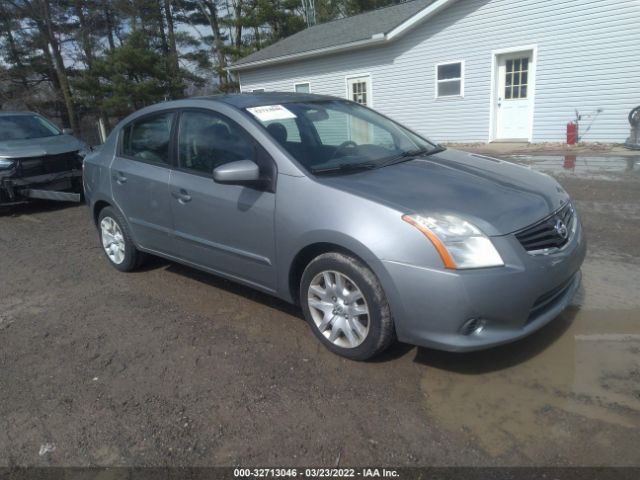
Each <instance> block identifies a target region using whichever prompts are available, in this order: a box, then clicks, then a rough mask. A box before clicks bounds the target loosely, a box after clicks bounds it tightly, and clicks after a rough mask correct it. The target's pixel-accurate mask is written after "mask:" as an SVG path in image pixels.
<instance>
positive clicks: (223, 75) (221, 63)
mask: <svg viewBox="0 0 640 480" xmlns="http://www.w3.org/2000/svg"><path fill="white" fill-rule="evenodd" d="M198 5H199V6H200V10H201V11H202V14H203V15H204V16H205V17H207V21H208V22H209V26H210V27H211V32H212V33H213V41H214V46H215V54H216V57H217V58H218V76H219V77H220V84H221V86H222V87H225V86H226V85H227V83H229V77H228V75H227V70H226V68H227V58H226V57H225V54H224V41H223V40H222V36H221V34H220V23H219V22H218V10H217V8H216V4H215V2H214V1H211V0H199V1H198Z"/></svg>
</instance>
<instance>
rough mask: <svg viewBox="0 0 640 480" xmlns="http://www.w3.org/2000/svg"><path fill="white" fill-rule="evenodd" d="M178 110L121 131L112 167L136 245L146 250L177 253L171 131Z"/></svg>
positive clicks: (114, 187)
mask: <svg viewBox="0 0 640 480" xmlns="http://www.w3.org/2000/svg"><path fill="white" fill-rule="evenodd" d="M175 118H176V112H175V111H164V112H158V113H153V114H149V115H145V116H144V117H141V118H138V119H135V120H133V121H132V122H131V123H130V124H128V125H126V126H125V127H123V129H122V130H121V132H120V139H119V148H118V149H117V152H116V156H115V158H114V160H113V163H112V164H111V190H112V195H113V199H114V200H115V203H116V204H117V206H118V207H119V208H120V211H121V212H122V213H123V214H124V215H125V217H126V219H127V222H128V225H129V228H130V229H131V231H132V234H133V237H134V239H135V241H136V243H137V244H138V245H139V246H141V247H143V248H146V249H150V250H154V251H157V252H162V253H169V254H175V253H176V251H175V248H176V247H175V239H174V238H173V236H172V235H171V233H172V230H173V222H172V218H171V202H170V198H171V195H170V194H169V178H170V172H171V151H172V148H171V132H172V129H173V125H174V121H175Z"/></svg>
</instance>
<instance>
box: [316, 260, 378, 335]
mask: <svg viewBox="0 0 640 480" xmlns="http://www.w3.org/2000/svg"><path fill="white" fill-rule="evenodd" d="M307 302H308V305H309V311H310V312H311V317H312V318H313V321H314V323H315V325H316V327H317V328H318V330H319V331H320V332H321V333H322V335H324V336H325V337H326V338H327V339H328V340H329V341H330V342H331V343H333V344H334V345H336V346H338V347H342V348H355V347H357V346H358V345H360V344H361V343H362V342H364V340H365V339H366V338H367V335H368V333H369V325H370V319H369V307H368V305H367V301H366V300H365V298H364V295H363V293H362V291H361V290H360V288H359V287H358V285H356V283H355V282H354V281H353V280H351V279H350V278H349V277H347V276H346V275H344V274H342V273H340V272H336V271H333V270H326V271H323V272H320V273H318V274H317V275H316V276H315V277H314V278H313V280H312V281H311V283H310V284H309V290H308V292H307Z"/></svg>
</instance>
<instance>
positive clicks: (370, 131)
mask: <svg viewBox="0 0 640 480" xmlns="http://www.w3.org/2000/svg"><path fill="white" fill-rule="evenodd" d="M247 111H248V112H249V113H250V114H252V115H253V116H254V117H255V118H256V119H257V120H258V121H259V122H260V123H261V124H262V125H263V126H264V127H265V128H266V129H267V131H268V132H269V133H270V134H271V136H272V137H273V138H274V139H275V140H277V141H278V143H280V145H282V146H283V147H284V148H285V149H286V150H287V151H288V152H289V153H290V154H291V155H292V156H293V157H294V158H295V159H296V160H298V162H300V163H301V164H302V165H303V166H305V167H306V168H308V169H309V170H311V171H312V172H313V173H317V174H321V173H340V172H347V171H356V170H360V169H369V168H379V167H382V166H385V165H389V164H391V163H396V162H399V161H404V160H407V159H409V158H412V157H413V156H416V155H422V154H429V153H433V152H435V151H440V150H441V148H440V147H439V146H438V145H435V144H433V143H431V142H429V141H427V140H425V139H423V138H421V137H419V136H417V135H415V134H414V133H411V132H410V131H409V130H407V129H406V128H403V127H402V126H400V125H398V124H397V123H395V122H393V121H391V120H389V119H387V118H385V117H384V116H382V115H380V114H378V113H376V112H374V111H373V110H370V109H368V108H365V107H362V106H360V105H358V104H357V103H354V102H347V101H341V100H329V101H317V102H299V103H286V104H283V105H264V106H259V107H251V108H247Z"/></svg>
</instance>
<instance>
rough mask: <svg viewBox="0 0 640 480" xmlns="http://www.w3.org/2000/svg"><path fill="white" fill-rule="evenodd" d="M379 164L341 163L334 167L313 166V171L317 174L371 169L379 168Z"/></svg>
mask: <svg viewBox="0 0 640 480" xmlns="http://www.w3.org/2000/svg"><path fill="white" fill-rule="evenodd" d="M378 166H379V165H376V164H375V163H341V164H339V165H336V166H334V167H326V168H313V169H311V172H312V173H315V174H316V175H317V174H325V173H344V172H356V171H358V170H371V169H373V168H378Z"/></svg>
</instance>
